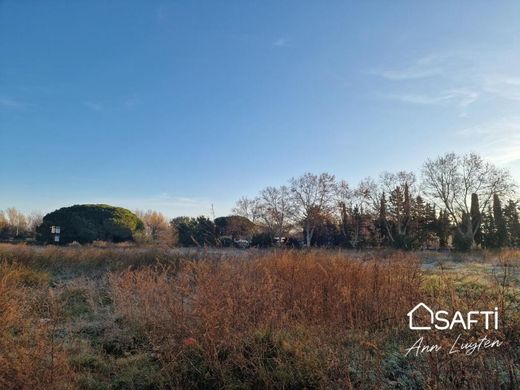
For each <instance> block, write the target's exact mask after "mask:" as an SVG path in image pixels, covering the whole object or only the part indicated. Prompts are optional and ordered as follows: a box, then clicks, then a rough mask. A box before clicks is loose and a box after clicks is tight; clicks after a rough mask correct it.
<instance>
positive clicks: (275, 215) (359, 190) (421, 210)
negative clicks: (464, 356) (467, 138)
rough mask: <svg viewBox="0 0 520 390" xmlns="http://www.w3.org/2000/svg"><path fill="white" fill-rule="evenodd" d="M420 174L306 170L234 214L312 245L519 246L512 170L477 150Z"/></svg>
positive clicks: (429, 164)
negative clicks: (346, 175)
mask: <svg viewBox="0 0 520 390" xmlns="http://www.w3.org/2000/svg"><path fill="white" fill-rule="evenodd" d="M421 176H422V180H421V182H418V181H417V179H416V175H415V174H414V173H413V172H405V171H401V172H397V173H389V172H385V173H383V174H381V175H380V177H379V179H378V180H374V179H372V178H367V179H365V180H363V181H361V183H359V185H357V186H356V187H354V188H352V187H350V186H349V185H348V184H347V183H346V182H345V181H338V180H336V178H335V177H334V176H333V175H330V174H327V173H322V174H320V175H314V174H310V173H306V174H305V175H303V176H301V177H299V178H293V179H291V180H290V181H289V183H288V185H283V186H280V187H267V188H265V189H264V190H262V191H261V192H260V193H259V195H258V196H257V197H255V198H242V199H240V200H239V201H238V202H237V204H236V207H235V209H234V213H235V214H237V215H241V216H244V217H246V218H248V219H250V220H251V221H252V222H253V223H254V224H255V225H256V226H258V227H259V229H260V230H261V231H262V232H263V233H264V234H266V235H268V236H270V237H272V239H273V241H275V239H276V238H277V237H284V236H292V235H301V237H302V241H303V243H304V245H305V246H313V245H327V246H345V247H351V248H363V247H382V246H388V247H395V248H403V249H413V248H419V247H447V246H450V245H453V246H455V247H456V248H458V249H461V250H465V249H469V248H472V247H494V248H497V247H504V246H518V245H519V239H520V237H519V230H518V202H517V201H515V200H514V199H513V198H512V197H513V195H514V183H513V181H512V179H511V176H510V173H509V172H508V171H507V170H505V169H499V168H497V167H496V166H494V165H493V164H491V163H489V162H486V161H484V160H483V159H482V158H481V157H480V156H478V155H476V154H473V153H472V154H467V155H463V156H459V155H456V154H454V153H448V154H446V155H444V156H440V157H438V158H437V159H428V160H427V161H426V162H425V163H424V165H423V169H422V175H421ZM501 198H502V199H507V204H506V207H502V205H501Z"/></svg>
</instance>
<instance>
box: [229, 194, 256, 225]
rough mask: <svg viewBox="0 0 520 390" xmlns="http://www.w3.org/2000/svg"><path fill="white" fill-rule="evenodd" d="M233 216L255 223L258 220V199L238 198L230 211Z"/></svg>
mask: <svg viewBox="0 0 520 390" xmlns="http://www.w3.org/2000/svg"><path fill="white" fill-rule="evenodd" d="M232 212H233V214H235V215H239V216H241V217H245V218H247V219H249V220H250V221H251V222H253V223H257V222H258V219H259V218H260V199H259V198H254V199H250V198H247V197H242V198H240V199H239V200H238V201H237V203H236V205H235V207H234V208H233V210H232Z"/></svg>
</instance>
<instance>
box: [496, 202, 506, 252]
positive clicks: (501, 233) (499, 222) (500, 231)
mask: <svg viewBox="0 0 520 390" xmlns="http://www.w3.org/2000/svg"><path fill="white" fill-rule="evenodd" d="M493 218H494V220H495V225H496V237H495V248H504V247H506V246H508V245H509V235H508V232H507V224H506V219H505V218H504V213H503V210H502V204H501V202H500V198H499V197H498V195H497V194H494V195H493Z"/></svg>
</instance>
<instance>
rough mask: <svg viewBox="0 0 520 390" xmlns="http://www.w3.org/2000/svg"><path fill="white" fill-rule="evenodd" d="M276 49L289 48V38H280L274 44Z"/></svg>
mask: <svg viewBox="0 0 520 390" xmlns="http://www.w3.org/2000/svg"><path fill="white" fill-rule="evenodd" d="M273 46H274V47H288V46H289V40H288V39H287V38H283V37H280V38H278V39H276V40H275V41H274V42H273Z"/></svg>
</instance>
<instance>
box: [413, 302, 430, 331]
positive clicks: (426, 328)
mask: <svg viewBox="0 0 520 390" xmlns="http://www.w3.org/2000/svg"><path fill="white" fill-rule="evenodd" d="M421 307H423V308H424V309H426V310H427V311H428V313H430V323H431V324H433V310H432V309H430V308H429V307H428V306H427V305H426V304H425V303H423V302H421V303H419V304H417V305H416V306H415V307H414V308H413V309H412V310H410V311H409V312H408V314H407V316H408V320H409V327H410V329H412V330H431V329H432V327H431V326H414V324H413V317H414V313H415V312H416V311H417V310H418V309H419V308H421Z"/></svg>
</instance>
